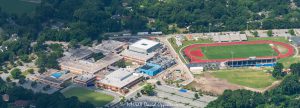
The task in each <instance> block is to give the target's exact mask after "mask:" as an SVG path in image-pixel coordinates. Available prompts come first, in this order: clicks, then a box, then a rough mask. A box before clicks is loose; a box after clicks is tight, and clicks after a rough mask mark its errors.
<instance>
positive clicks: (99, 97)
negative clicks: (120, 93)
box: [63, 87, 114, 107]
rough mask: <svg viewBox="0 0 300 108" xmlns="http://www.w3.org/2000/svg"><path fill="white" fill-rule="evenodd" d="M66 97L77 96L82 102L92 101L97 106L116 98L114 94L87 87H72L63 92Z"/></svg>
mask: <svg viewBox="0 0 300 108" xmlns="http://www.w3.org/2000/svg"><path fill="white" fill-rule="evenodd" d="M63 95H64V96H65V97H72V96H76V97H78V99H79V100H80V101H81V102H86V101H88V102H90V103H92V104H94V105H95V106H97V107H101V106H104V105H106V104H108V103H109V102H111V101H113V100H114V97H113V96H110V95H106V94H103V93H99V92H94V91H91V90H87V89H85V88H80V87H76V88H71V89H69V90H67V91H65V92H64V93H63Z"/></svg>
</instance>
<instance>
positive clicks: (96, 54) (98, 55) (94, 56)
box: [92, 52, 105, 61]
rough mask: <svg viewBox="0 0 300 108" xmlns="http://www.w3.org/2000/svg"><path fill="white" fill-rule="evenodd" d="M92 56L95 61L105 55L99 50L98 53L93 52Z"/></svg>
mask: <svg viewBox="0 0 300 108" xmlns="http://www.w3.org/2000/svg"><path fill="white" fill-rule="evenodd" d="M92 57H93V58H94V60H95V61H98V60H100V59H101V58H103V57H105V55H103V53H101V52H99V53H94V54H93V55H92Z"/></svg>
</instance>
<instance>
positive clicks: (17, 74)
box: [10, 68, 22, 79]
mask: <svg viewBox="0 0 300 108" xmlns="http://www.w3.org/2000/svg"><path fill="white" fill-rule="evenodd" d="M10 74H11V76H12V77H13V78H14V79H19V78H20V77H21V75H22V72H21V70H20V69H18V68H15V69H13V70H12V71H11V72H10Z"/></svg>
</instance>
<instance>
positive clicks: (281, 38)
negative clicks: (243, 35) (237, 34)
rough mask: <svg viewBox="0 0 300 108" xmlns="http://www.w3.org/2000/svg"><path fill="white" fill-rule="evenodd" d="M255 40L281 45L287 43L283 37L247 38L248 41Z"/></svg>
mask: <svg viewBox="0 0 300 108" xmlns="http://www.w3.org/2000/svg"><path fill="white" fill-rule="evenodd" d="M257 40H271V41H277V42H283V43H289V40H288V39H285V38H284V37H248V41H257Z"/></svg>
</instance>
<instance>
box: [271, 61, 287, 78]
mask: <svg viewBox="0 0 300 108" xmlns="http://www.w3.org/2000/svg"><path fill="white" fill-rule="evenodd" d="M282 70H283V64H282V63H276V64H275V66H274V70H273V72H272V76H273V77H274V78H276V79H281V78H282V77H284V76H285V73H284V72H282Z"/></svg>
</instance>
